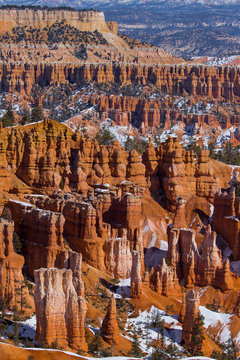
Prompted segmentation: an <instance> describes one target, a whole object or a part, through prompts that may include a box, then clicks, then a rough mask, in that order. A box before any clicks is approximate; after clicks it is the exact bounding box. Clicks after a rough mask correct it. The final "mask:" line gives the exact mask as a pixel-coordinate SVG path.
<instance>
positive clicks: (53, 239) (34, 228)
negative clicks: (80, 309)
mask: <svg viewBox="0 0 240 360" xmlns="http://www.w3.org/2000/svg"><path fill="white" fill-rule="evenodd" d="M7 207H8V209H10V211H11V214H12V219H13V220H14V223H15V229H16V232H17V233H18V234H19V236H20V238H22V239H24V242H23V253H24V257H25V261H26V263H27V267H28V273H29V275H30V276H31V277H33V271H34V270H35V269H39V268H41V267H47V268H50V267H60V268H61V267H64V260H65V258H66V254H67V251H66V250H65V251H64V246H63V225H64V217H63V215H61V214H60V213H54V212H51V211H46V210H44V211H43V210H41V209H37V208H35V206H33V205H31V204H29V203H24V202H18V201H9V203H8V204H7ZM39 253H41V256H39Z"/></svg>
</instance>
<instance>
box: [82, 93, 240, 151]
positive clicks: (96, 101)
mask: <svg viewBox="0 0 240 360" xmlns="http://www.w3.org/2000/svg"><path fill="white" fill-rule="evenodd" d="M197 99H198V97H197ZM88 100H89V101H90V103H91V104H92V105H97V110H98V112H99V113H100V114H101V116H105V117H109V118H110V119H112V120H113V121H114V122H115V123H116V124H117V125H120V126H129V125H130V124H133V119H134V125H135V126H137V127H138V128H139V129H140V130H141V132H142V133H143V134H144V133H146V132H147V131H148V130H152V131H154V128H155V127H161V128H163V129H164V130H168V129H170V128H171V127H172V125H176V124H178V125H179V129H178V131H176V130H175V132H176V133H178V136H179V138H181V136H182V135H183V129H181V127H182V126H188V127H190V126H191V128H192V129H195V131H196V133H199V132H200V133H201V132H202V131H204V130H205V129H207V128H208V127H209V126H210V127H212V128H215V129H216V128H219V127H220V128H222V129H226V128H230V127H231V126H232V125H237V124H239V123H240V116H239V115H237V114H229V113H226V114H225V119H226V122H224V123H219V121H218V118H217V116H216V115H214V114H194V113H187V114H185V113H184V112H183V111H182V110H181V109H180V108H179V109H177V110H176V109H172V106H171V105H169V104H168V103H162V102H161V100H156V99H155V100H152V99H151V98H150V99H148V100H146V99H142V98H141V97H140V98H139V97H131V96H121V97H120V96H117V95H113V96H110V95H103V96H100V95H96V94H94V96H92V97H89V99H88ZM238 133H239V132H236V133H235V134H233V133H231V139H230V141H231V142H232V143H233V144H235V145H237V144H238V143H239V142H238V141H239V134H238ZM233 135H234V136H233Z"/></svg>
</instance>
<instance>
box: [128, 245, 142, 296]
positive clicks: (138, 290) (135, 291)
mask: <svg viewBox="0 0 240 360" xmlns="http://www.w3.org/2000/svg"><path fill="white" fill-rule="evenodd" d="M142 256H143V255H142V252H141V251H138V250H134V251H133V253H132V269H131V286H130V297H131V298H133V299H138V298H140V297H141V295H142V276H141V265H142Z"/></svg>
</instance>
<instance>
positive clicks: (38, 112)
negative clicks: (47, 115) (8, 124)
mask: <svg viewBox="0 0 240 360" xmlns="http://www.w3.org/2000/svg"><path fill="white" fill-rule="evenodd" d="M42 120H44V115H43V109H42V108H41V107H40V106H36V107H35V108H33V109H32V111H31V122H38V121H42Z"/></svg>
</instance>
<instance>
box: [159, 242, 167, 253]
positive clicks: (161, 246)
mask: <svg viewBox="0 0 240 360" xmlns="http://www.w3.org/2000/svg"><path fill="white" fill-rule="evenodd" d="M160 250H164V251H168V242H167V241H164V240H161V244H160Z"/></svg>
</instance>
